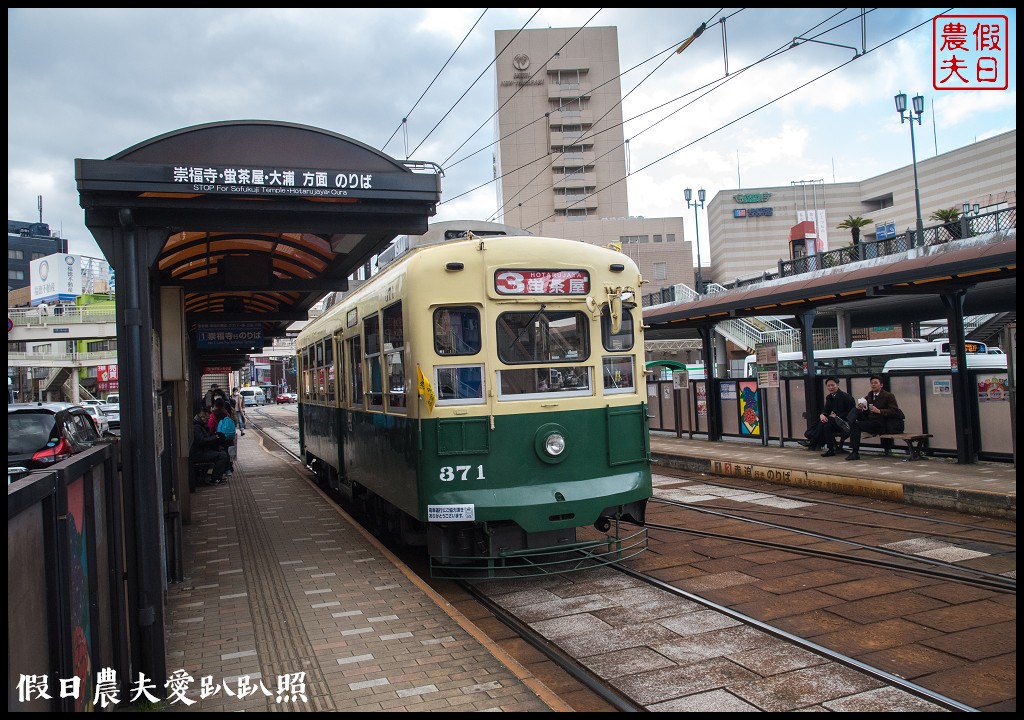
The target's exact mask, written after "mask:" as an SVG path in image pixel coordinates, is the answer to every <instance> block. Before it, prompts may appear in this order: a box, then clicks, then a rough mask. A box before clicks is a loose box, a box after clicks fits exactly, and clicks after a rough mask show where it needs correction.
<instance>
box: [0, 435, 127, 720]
mask: <svg viewBox="0 0 1024 720" xmlns="http://www.w3.org/2000/svg"><path fill="white" fill-rule="evenodd" d="M117 465H118V448H117V446H116V445H114V444H109V443H104V444H101V445H97V446H96V447H94V448H92V449H91V450H87V451H85V452H83V453H81V454H79V455H75V456H73V457H72V458H70V459H68V460H65V461H63V462H61V463H58V464H57V465H56V466H54V469H53V470H46V471H38V472H34V473H31V474H30V475H28V476H26V477H25V478H23V479H21V480H18V481H16V482H14V483H11V484H9V485H8V486H7V556H8V563H7V664H8V668H7V710H8V711H9V712H10V711H12V710H13V711H15V712H26V711H42V712H69V711H88V710H91V709H93V700H94V694H95V689H96V673H97V672H98V671H99V670H100V669H101V668H116V669H117V670H118V679H119V681H124V680H126V678H127V671H128V670H130V666H131V663H130V660H129V652H130V651H129V647H128V640H127V637H128V624H127V612H126V608H127V605H126V593H125V580H124V578H125V564H124V552H123V538H124V533H123V528H122V524H121V519H122V514H121V487H120V473H119V472H118V470H117ZM75 677H78V678H79V685H78V688H77V689H78V692H77V695H76V696H74V697H72V696H71V695H70V694H67V695H66V694H65V693H64V692H63V691H64V687H62V684H61V681H62V680H71V679H72V678H75ZM43 682H45V683H46V686H45V687H44V686H42V683H43ZM41 688H43V689H44V692H43V693H40V692H39V690H40V689H41ZM120 690H121V691H122V692H121V693H120V695H121V696H122V697H124V696H125V693H124V692H123V691H126V690H127V685H125V686H123V687H121V688H120Z"/></svg>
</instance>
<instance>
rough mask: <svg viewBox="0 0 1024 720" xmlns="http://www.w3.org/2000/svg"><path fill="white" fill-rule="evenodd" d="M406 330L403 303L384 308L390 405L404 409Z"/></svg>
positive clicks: (385, 350) (385, 363)
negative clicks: (403, 321)
mask: <svg viewBox="0 0 1024 720" xmlns="http://www.w3.org/2000/svg"><path fill="white" fill-rule="evenodd" d="M404 355H405V331H404V328H403V325H402V303H400V302H399V303H395V304H394V305H391V306H390V307H386V308H384V365H385V367H387V369H388V407H389V408H394V409H396V410H404V409H405V407H406V395H405V361H404Z"/></svg>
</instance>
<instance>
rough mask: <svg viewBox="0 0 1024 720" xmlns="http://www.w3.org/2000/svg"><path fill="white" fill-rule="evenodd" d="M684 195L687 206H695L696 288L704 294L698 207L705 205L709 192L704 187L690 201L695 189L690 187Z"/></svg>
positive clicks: (699, 292)
mask: <svg viewBox="0 0 1024 720" xmlns="http://www.w3.org/2000/svg"><path fill="white" fill-rule="evenodd" d="M683 195H684V197H686V207H687V208H690V207H692V208H693V229H694V232H695V234H694V237H695V239H696V243H697V278H696V280H697V281H696V283H695V285H696V286H697V287H696V288H695V289H696V290H697V294H698V295H703V294H704V278H703V277H702V272H701V266H700V222H699V220H698V218H697V208H698V207H700V208H703V207H704V198H705V197H707V193H705V192H704V188H701V189H700V190H698V191H697V199H696V200H694V201H693V202H690V200H692V199H693V190H691V189H690V188H686V189H685V190H683Z"/></svg>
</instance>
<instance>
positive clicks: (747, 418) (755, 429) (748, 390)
mask: <svg viewBox="0 0 1024 720" xmlns="http://www.w3.org/2000/svg"><path fill="white" fill-rule="evenodd" d="M737 384H738V385H739V401H740V403H739V412H740V435H750V436H760V435H761V406H760V403H759V402H758V395H757V383H756V382H753V381H752V380H741V381H739V382H738V383H737Z"/></svg>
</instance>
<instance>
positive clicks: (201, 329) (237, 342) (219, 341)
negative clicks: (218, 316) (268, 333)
mask: <svg viewBox="0 0 1024 720" xmlns="http://www.w3.org/2000/svg"><path fill="white" fill-rule="evenodd" d="M196 347H197V348H200V349H207V348H235V349H238V348H249V347H258V348H262V347H263V325H262V323H258V322H242V323H199V324H198V325H196Z"/></svg>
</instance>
